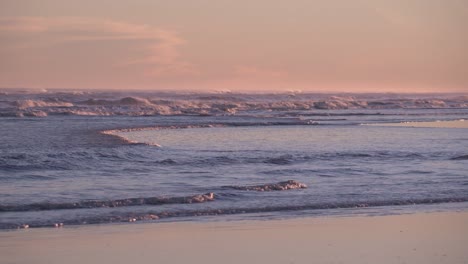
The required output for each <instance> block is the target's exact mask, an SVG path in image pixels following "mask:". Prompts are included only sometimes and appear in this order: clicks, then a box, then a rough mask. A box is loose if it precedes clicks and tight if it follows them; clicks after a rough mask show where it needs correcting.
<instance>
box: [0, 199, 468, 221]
mask: <svg viewBox="0 0 468 264" xmlns="http://www.w3.org/2000/svg"><path fill="white" fill-rule="evenodd" d="M464 202H468V197H453V198H434V199H431V198H425V199H395V200H380V201H378V200H375V201H366V202H359V201H353V202H339V203H312V204H302V205H294V204H293V205H288V206H264V207H235V208H220V209H209V208H206V209H199V210H178V211H147V212H125V213H124V212H122V213H119V212H114V213H111V214H107V215H100V216H87V217H86V216H85V217H76V218H73V219H49V220H45V221H40V222H31V223H27V222H23V223H0V229H16V228H29V227H33V228H35V227H61V226H63V225H87V224H104V223H118V222H136V221H149V220H159V219H164V218H177V217H200V216H219V215H237V214H257V213H273V212H278V213H281V212H291V211H297V212H299V211H306V210H307V211H308V210H333V209H352V208H356V209H359V208H373V207H386V206H411V205H431V204H442V203H464Z"/></svg>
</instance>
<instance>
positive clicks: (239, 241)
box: [0, 212, 468, 264]
mask: <svg viewBox="0 0 468 264" xmlns="http://www.w3.org/2000/svg"><path fill="white" fill-rule="evenodd" d="M467 245H468V212H454V213H421V214H412V215H393V216H376V217H340V218H327V217H319V218H303V219H292V220H279V221H241V222H207V223H188V222H185V223H183V222H181V223H160V224H151V223H150V224H125V225H106V226H87V227H64V228H57V229H27V230H18V231H7V232H1V233H0V256H2V260H1V261H0V262H1V263H4V264H10V263H113V264H115V263H269V264H273V263H425V264H428V263H468V250H467V249H468V248H467Z"/></svg>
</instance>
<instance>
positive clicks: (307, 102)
mask: <svg viewBox="0 0 468 264" xmlns="http://www.w3.org/2000/svg"><path fill="white" fill-rule="evenodd" d="M1 97H2V98H1V100H0V102H1V105H0V117H2V116H3V117H14V116H19V117H21V116H38V117H45V116H48V115H96V116H111V115H126V116H148V115H150V116H153V115H238V114H245V113H252V112H255V113H257V112H258V111H263V112H283V113H284V112H287V113H286V115H292V116H295V115H297V116H315V115H318V116H320V115H322V113H294V111H312V110H360V109H362V110H369V109H370V110H379V109H408V108H409V109H427V108H433V109H440V108H465V109H466V108H468V96H466V95H440V94H433V95H431V94H428V95H391V94H374V95H366V94H355V95H332V94H330V95H324V94H300V95H295V96H291V95H288V94H236V95H233V94H225V95H223V94H220V95H210V94H182V95H181V94H176V93H173V94H169V93H165V94H161V93H149V92H148V93H133V94H122V93H109V92H107V93H106V92H94V93H64V92H46V93H5V94H4V95H1ZM346 115H348V116H349V115H381V113H379V112H373V113H367V112H353V113H348V114H343V116H346ZM338 116H341V114H340V115H338Z"/></svg>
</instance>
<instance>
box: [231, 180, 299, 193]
mask: <svg viewBox="0 0 468 264" xmlns="http://www.w3.org/2000/svg"><path fill="white" fill-rule="evenodd" d="M225 188H229V189H235V190H241V191H257V192H268V191H285V190H294V189H306V188H307V185H305V184H304V183H300V182H297V181H294V180H288V181H284V182H278V183H273V184H262V185H253V186H252V185H247V186H225Z"/></svg>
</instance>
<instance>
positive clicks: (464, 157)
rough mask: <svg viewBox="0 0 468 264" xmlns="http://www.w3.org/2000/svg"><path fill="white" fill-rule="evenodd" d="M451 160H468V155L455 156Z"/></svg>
mask: <svg viewBox="0 0 468 264" xmlns="http://www.w3.org/2000/svg"><path fill="white" fill-rule="evenodd" d="M451 160H468V155H463V156H458V157H453V158H451Z"/></svg>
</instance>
